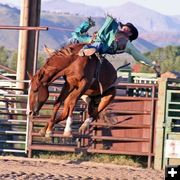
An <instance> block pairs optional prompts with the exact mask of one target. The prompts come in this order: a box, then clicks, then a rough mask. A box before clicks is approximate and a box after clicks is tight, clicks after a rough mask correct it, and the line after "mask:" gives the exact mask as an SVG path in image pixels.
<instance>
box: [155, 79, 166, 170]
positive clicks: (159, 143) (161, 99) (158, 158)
mask: <svg viewBox="0 0 180 180" xmlns="http://www.w3.org/2000/svg"><path fill="white" fill-rule="evenodd" d="M158 84H159V87H158V104H157V109H158V111H157V121H156V127H155V131H156V137H155V156H154V169H158V170H160V169H162V166H163V153H164V151H163V149H164V143H163V142H164V127H163V123H164V118H165V113H166V112H165V111H166V89H167V78H161V79H159V80H158Z"/></svg>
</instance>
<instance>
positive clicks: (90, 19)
mask: <svg viewBox="0 0 180 180" xmlns="http://www.w3.org/2000/svg"><path fill="white" fill-rule="evenodd" d="M88 22H89V25H90V27H93V26H95V24H96V23H95V21H94V20H92V18H91V17H88Z"/></svg>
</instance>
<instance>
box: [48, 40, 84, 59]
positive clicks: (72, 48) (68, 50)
mask: <svg viewBox="0 0 180 180" xmlns="http://www.w3.org/2000/svg"><path fill="white" fill-rule="evenodd" d="M84 45H85V43H78V44H77V43H73V44H68V45H65V46H63V47H61V48H60V49H58V50H55V51H54V52H53V53H52V55H51V56H50V57H49V59H50V58H52V57H54V56H62V57H67V56H69V55H72V54H75V53H77V52H79V50H80V49H81V48H82V47H83V46H84Z"/></svg>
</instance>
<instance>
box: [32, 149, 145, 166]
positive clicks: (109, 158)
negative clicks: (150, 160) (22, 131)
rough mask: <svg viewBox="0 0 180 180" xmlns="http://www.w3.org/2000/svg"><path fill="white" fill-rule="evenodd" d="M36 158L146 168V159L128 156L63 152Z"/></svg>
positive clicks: (41, 154) (38, 153)
mask: <svg viewBox="0 0 180 180" xmlns="http://www.w3.org/2000/svg"><path fill="white" fill-rule="evenodd" d="M33 157H34V158H42V159H54V160H70V161H77V162H83V161H91V162H97V163H112V164H117V165H125V166H133V167H146V160H145V158H144V157H139V156H138V157H136V156H127V155H107V154H86V153H62V152H56V153H54V152H42V151H41V152H38V151H36V153H35V154H34V155H33Z"/></svg>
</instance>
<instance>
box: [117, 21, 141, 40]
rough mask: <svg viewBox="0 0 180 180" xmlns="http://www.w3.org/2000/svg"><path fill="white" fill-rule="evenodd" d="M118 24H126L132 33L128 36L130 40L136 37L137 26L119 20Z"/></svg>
mask: <svg viewBox="0 0 180 180" xmlns="http://www.w3.org/2000/svg"><path fill="white" fill-rule="evenodd" d="M119 25H120V26H121V28H122V27H123V26H127V27H129V28H130V30H131V33H132V35H131V36H129V40H130V41H133V40H135V39H137V37H138V34H139V33H138V30H137V28H136V27H135V26H134V25H133V24H132V23H129V22H128V23H126V24H123V23H121V22H119Z"/></svg>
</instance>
